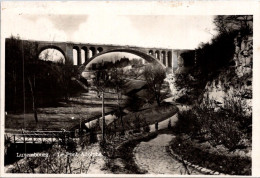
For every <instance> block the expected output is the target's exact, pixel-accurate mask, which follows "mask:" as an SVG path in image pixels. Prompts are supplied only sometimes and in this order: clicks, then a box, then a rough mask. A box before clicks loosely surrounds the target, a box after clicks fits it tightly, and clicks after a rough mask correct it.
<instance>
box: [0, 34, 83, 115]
mask: <svg viewBox="0 0 260 178" xmlns="http://www.w3.org/2000/svg"><path fill="white" fill-rule="evenodd" d="M5 49H6V53H5V54H6V60H5V61H6V66H5V67H6V68H5V69H6V70H5V71H6V75H5V76H6V78H5V81H6V85H5V87H6V89H5V91H6V94H5V96H6V99H5V101H6V104H5V106H6V111H14V112H21V108H24V107H23V106H24V102H25V110H26V112H27V111H30V110H33V111H34V112H35V113H37V107H38V106H44V105H50V104H54V103H56V102H57V101H58V100H59V99H62V98H64V99H68V98H69V96H70V95H72V94H73V93H75V92H77V91H78V90H79V89H78V88H79V87H78V86H77V85H76V84H75V82H73V81H71V77H72V76H77V69H76V68H75V67H73V66H71V67H69V66H65V65H64V64H62V63H53V62H51V61H43V60H39V59H38V57H39V56H37V52H36V49H37V43H29V42H28V43H27V42H24V41H22V40H20V39H19V37H13V36H12V37H11V38H10V39H7V40H6V48H5ZM25 99H26V100H25ZM36 118H37V117H36Z"/></svg>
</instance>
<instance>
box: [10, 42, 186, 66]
mask: <svg viewBox="0 0 260 178" xmlns="http://www.w3.org/2000/svg"><path fill="white" fill-rule="evenodd" d="M7 40H8V39H7ZM22 41H23V42H25V43H33V44H35V45H36V46H37V53H38V54H37V55H38V56H39V54H40V53H41V52H42V51H43V50H45V49H56V50H58V51H60V52H61V53H62V54H63V56H64V58H65V64H68V65H78V66H81V67H83V66H87V65H88V64H89V63H90V62H91V61H92V60H93V59H95V58H96V57H97V56H101V55H103V54H106V53H110V52H128V53H132V54H135V55H137V56H139V57H141V58H143V59H144V60H146V61H148V62H153V61H156V62H158V63H159V64H161V65H162V66H163V67H165V68H169V69H172V68H173V67H174V66H175V67H177V66H176V64H174V61H175V63H178V67H180V65H182V64H183V63H184V62H183V61H184V59H183V58H182V57H180V56H181V54H182V53H185V52H186V51H187V50H178V49H168V48H152V47H151V48H145V47H137V46H127V45H124V46H123V45H108V44H91V43H74V42H54V41H34V40H22ZM73 50H76V51H77V61H76V64H75V63H74V62H73V58H74V57H75V56H73ZM82 51H84V55H83V54H81V52H82ZM83 58H84V59H85V60H84V61H83V60H82V59H83Z"/></svg>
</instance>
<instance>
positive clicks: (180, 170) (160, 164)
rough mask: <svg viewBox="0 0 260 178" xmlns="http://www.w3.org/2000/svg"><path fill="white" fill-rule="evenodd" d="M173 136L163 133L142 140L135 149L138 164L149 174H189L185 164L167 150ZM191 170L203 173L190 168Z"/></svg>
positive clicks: (194, 172) (192, 172) (193, 172)
mask: <svg viewBox="0 0 260 178" xmlns="http://www.w3.org/2000/svg"><path fill="white" fill-rule="evenodd" d="M173 138H174V135H170V134H161V135H158V136H157V137H156V138H154V139H152V140H150V141H148V142H141V143H140V144H139V145H137V147H135V149H134V159H135V162H136V164H137V165H138V166H139V167H140V168H141V169H144V170H146V171H147V173H148V174H175V175H183V174H188V172H187V170H186V169H185V167H184V165H183V164H182V163H180V162H178V161H177V160H175V159H173V158H172V157H171V156H170V155H169V153H167V151H166V146H167V145H168V144H169V142H170V141H171V140H172V139H173ZM189 172H190V173H191V174H201V173H199V172H197V171H195V170H191V169H190V168H189Z"/></svg>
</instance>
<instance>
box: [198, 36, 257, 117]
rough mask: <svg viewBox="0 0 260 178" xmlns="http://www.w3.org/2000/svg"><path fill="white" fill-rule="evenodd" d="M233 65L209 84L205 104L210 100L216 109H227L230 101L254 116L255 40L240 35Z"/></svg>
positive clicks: (204, 95)
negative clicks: (253, 74) (253, 75)
mask: <svg viewBox="0 0 260 178" xmlns="http://www.w3.org/2000/svg"><path fill="white" fill-rule="evenodd" d="M234 43H235V54H234V57H233V60H232V65H231V66H229V67H227V68H225V69H223V70H222V71H221V72H220V74H219V75H218V76H217V77H216V78H215V79H214V80H213V81H212V82H208V83H207V85H206V87H205V92H204V94H203V102H206V101H208V100H210V101H211V102H212V103H213V105H214V106H215V108H217V109H218V108H225V106H226V104H227V102H229V101H230V100H233V101H236V102H240V103H241V105H242V107H243V109H244V111H245V112H246V113H247V115H251V114H252V72H253V69H252V67H253V38H252V36H245V37H243V38H241V37H240V35H238V36H237V37H236V38H235V40H234Z"/></svg>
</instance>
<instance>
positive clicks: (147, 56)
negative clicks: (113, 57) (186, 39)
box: [83, 48, 166, 68]
mask: <svg viewBox="0 0 260 178" xmlns="http://www.w3.org/2000/svg"><path fill="white" fill-rule="evenodd" d="M111 52H126V53H131V54H135V55H137V56H139V57H141V58H143V59H144V60H146V61H147V62H157V63H158V64H160V65H161V66H162V67H163V68H166V66H165V65H164V64H163V63H162V62H161V61H160V60H158V59H156V58H155V57H154V56H152V55H150V54H147V52H145V51H141V50H138V49H134V48H115V49H108V50H104V51H102V52H100V53H98V54H96V55H95V56H92V57H91V58H90V59H89V60H87V61H85V63H84V64H83V65H84V66H85V67H89V64H90V62H91V61H93V60H94V59H95V58H97V57H98V56H101V55H103V54H107V53H111Z"/></svg>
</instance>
